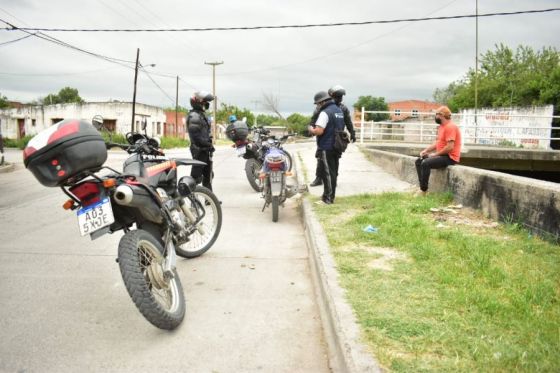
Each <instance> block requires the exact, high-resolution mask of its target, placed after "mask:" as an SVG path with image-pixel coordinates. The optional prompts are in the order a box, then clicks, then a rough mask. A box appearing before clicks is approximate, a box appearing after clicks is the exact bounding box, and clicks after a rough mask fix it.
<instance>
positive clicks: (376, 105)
mask: <svg viewBox="0 0 560 373" xmlns="http://www.w3.org/2000/svg"><path fill="white" fill-rule="evenodd" d="M353 106H354V109H356V110H362V107H363V108H364V110H365V111H389V106H388V105H387V103H386V102H385V98H384V97H373V96H360V97H358V101H357V102H356V103H355V104H354V105H353ZM387 119H389V114H381V113H377V114H366V116H365V120H373V121H376V122H379V121H381V120H387Z"/></svg>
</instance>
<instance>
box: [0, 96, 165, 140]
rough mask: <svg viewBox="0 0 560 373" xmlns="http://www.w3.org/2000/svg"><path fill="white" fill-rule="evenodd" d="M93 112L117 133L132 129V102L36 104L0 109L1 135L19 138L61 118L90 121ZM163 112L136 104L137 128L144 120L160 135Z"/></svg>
mask: <svg viewBox="0 0 560 373" xmlns="http://www.w3.org/2000/svg"><path fill="white" fill-rule="evenodd" d="M95 115H101V116H102V117H103V119H104V122H105V126H106V127H107V128H108V129H109V130H111V131H115V132H117V133H121V134H125V133H127V132H130V131H132V128H131V125H130V122H131V119H132V103H130V102H87V103H83V104H78V103H71V104H58V105H35V106H23V107H21V108H13V109H5V110H0V126H1V131H0V133H2V136H3V137H4V138H10V139H20V138H22V137H24V136H26V135H35V134H36V133H38V132H40V131H42V130H43V129H45V128H47V127H50V126H51V125H53V124H54V123H56V122H59V121H61V120H63V119H83V120H86V121H88V122H91V119H92V118H93V116H95ZM165 119H166V117H165V112H164V110H163V109H162V108H159V107H156V106H150V105H144V104H139V103H137V104H136V107H135V124H136V127H135V129H136V130H140V128H141V123H142V122H143V121H145V122H146V131H147V133H148V135H149V136H163V134H164V125H165Z"/></svg>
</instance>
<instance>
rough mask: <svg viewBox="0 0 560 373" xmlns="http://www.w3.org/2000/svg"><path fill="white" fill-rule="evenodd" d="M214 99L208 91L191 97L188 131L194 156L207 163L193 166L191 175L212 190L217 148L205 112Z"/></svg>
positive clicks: (196, 93) (198, 182)
mask: <svg viewBox="0 0 560 373" xmlns="http://www.w3.org/2000/svg"><path fill="white" fill-rule="evenodd" d="M212 100H214V96H213V95H212V94H210V93H208V92H204V91H199V92H195V93H194V94H193V96H192V97H191V107H192V110H191V111H189V115H188V116H187V131H188V132H189V138H190V140H191V146H190V150H191V154H192V157H193V159H196V160H198V161H202V162H204V163H206V166H193V167H192V169H191V176H192V177H193V178H194V179H195V180H196V182H197V184H200V183H202V185H203V186H205V187H206V188H208V189H210V190H212V178H213V171H212V155H213V154H214V150H215V149H214V145H213V144H212V134H211V126H210V122H209V120H208V118H207V117H206V114H205V113H204V112H205V110H207V109H208V108H209V107H210V102H211V101H212Z"/></svg>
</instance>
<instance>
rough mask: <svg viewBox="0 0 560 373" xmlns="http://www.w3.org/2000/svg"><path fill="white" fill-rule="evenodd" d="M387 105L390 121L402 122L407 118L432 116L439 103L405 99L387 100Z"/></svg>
mask: <svg viewBox="0 0 560 373" xmlns="http://www.w3.org/2000/svg"><path fill="white" fill-rule="evenodd" d="M387 106H389V111H391V112H392V114H391V121H393V122H402V121H404V120H407V119H409V118H413V119H419V118H420V119H422V118H425V117H433V116H434V115H435V112H436V110H437V109H438V108H439V107H440V106H441V104H438V103H437V102H430V101H422V100H405V101H394V102H388V103H387ZM426 113H429V114H426Z"/></svg>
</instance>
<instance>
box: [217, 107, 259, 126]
mask: <svg viewBox="0 0 560 373" xmlns="http://www.w3.org/2000/svg"><path fill="white" fill-rule="evenodd" d="M230 115H235V116H236V117H237V119H238V120H241V119H243V118H246V121H247V124H248V125H252V124H253V123H255V114H253V113H252V112H251V111H250V110H249V109H245V108H243V109H241V108H238V107H237V106H235V105H228V104H225V103H223V102H222V103H221V104H220V109H219V110H218V111H217V112H216V117H217V123H229V120H228V119H229V116H230Z"/></svg>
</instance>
